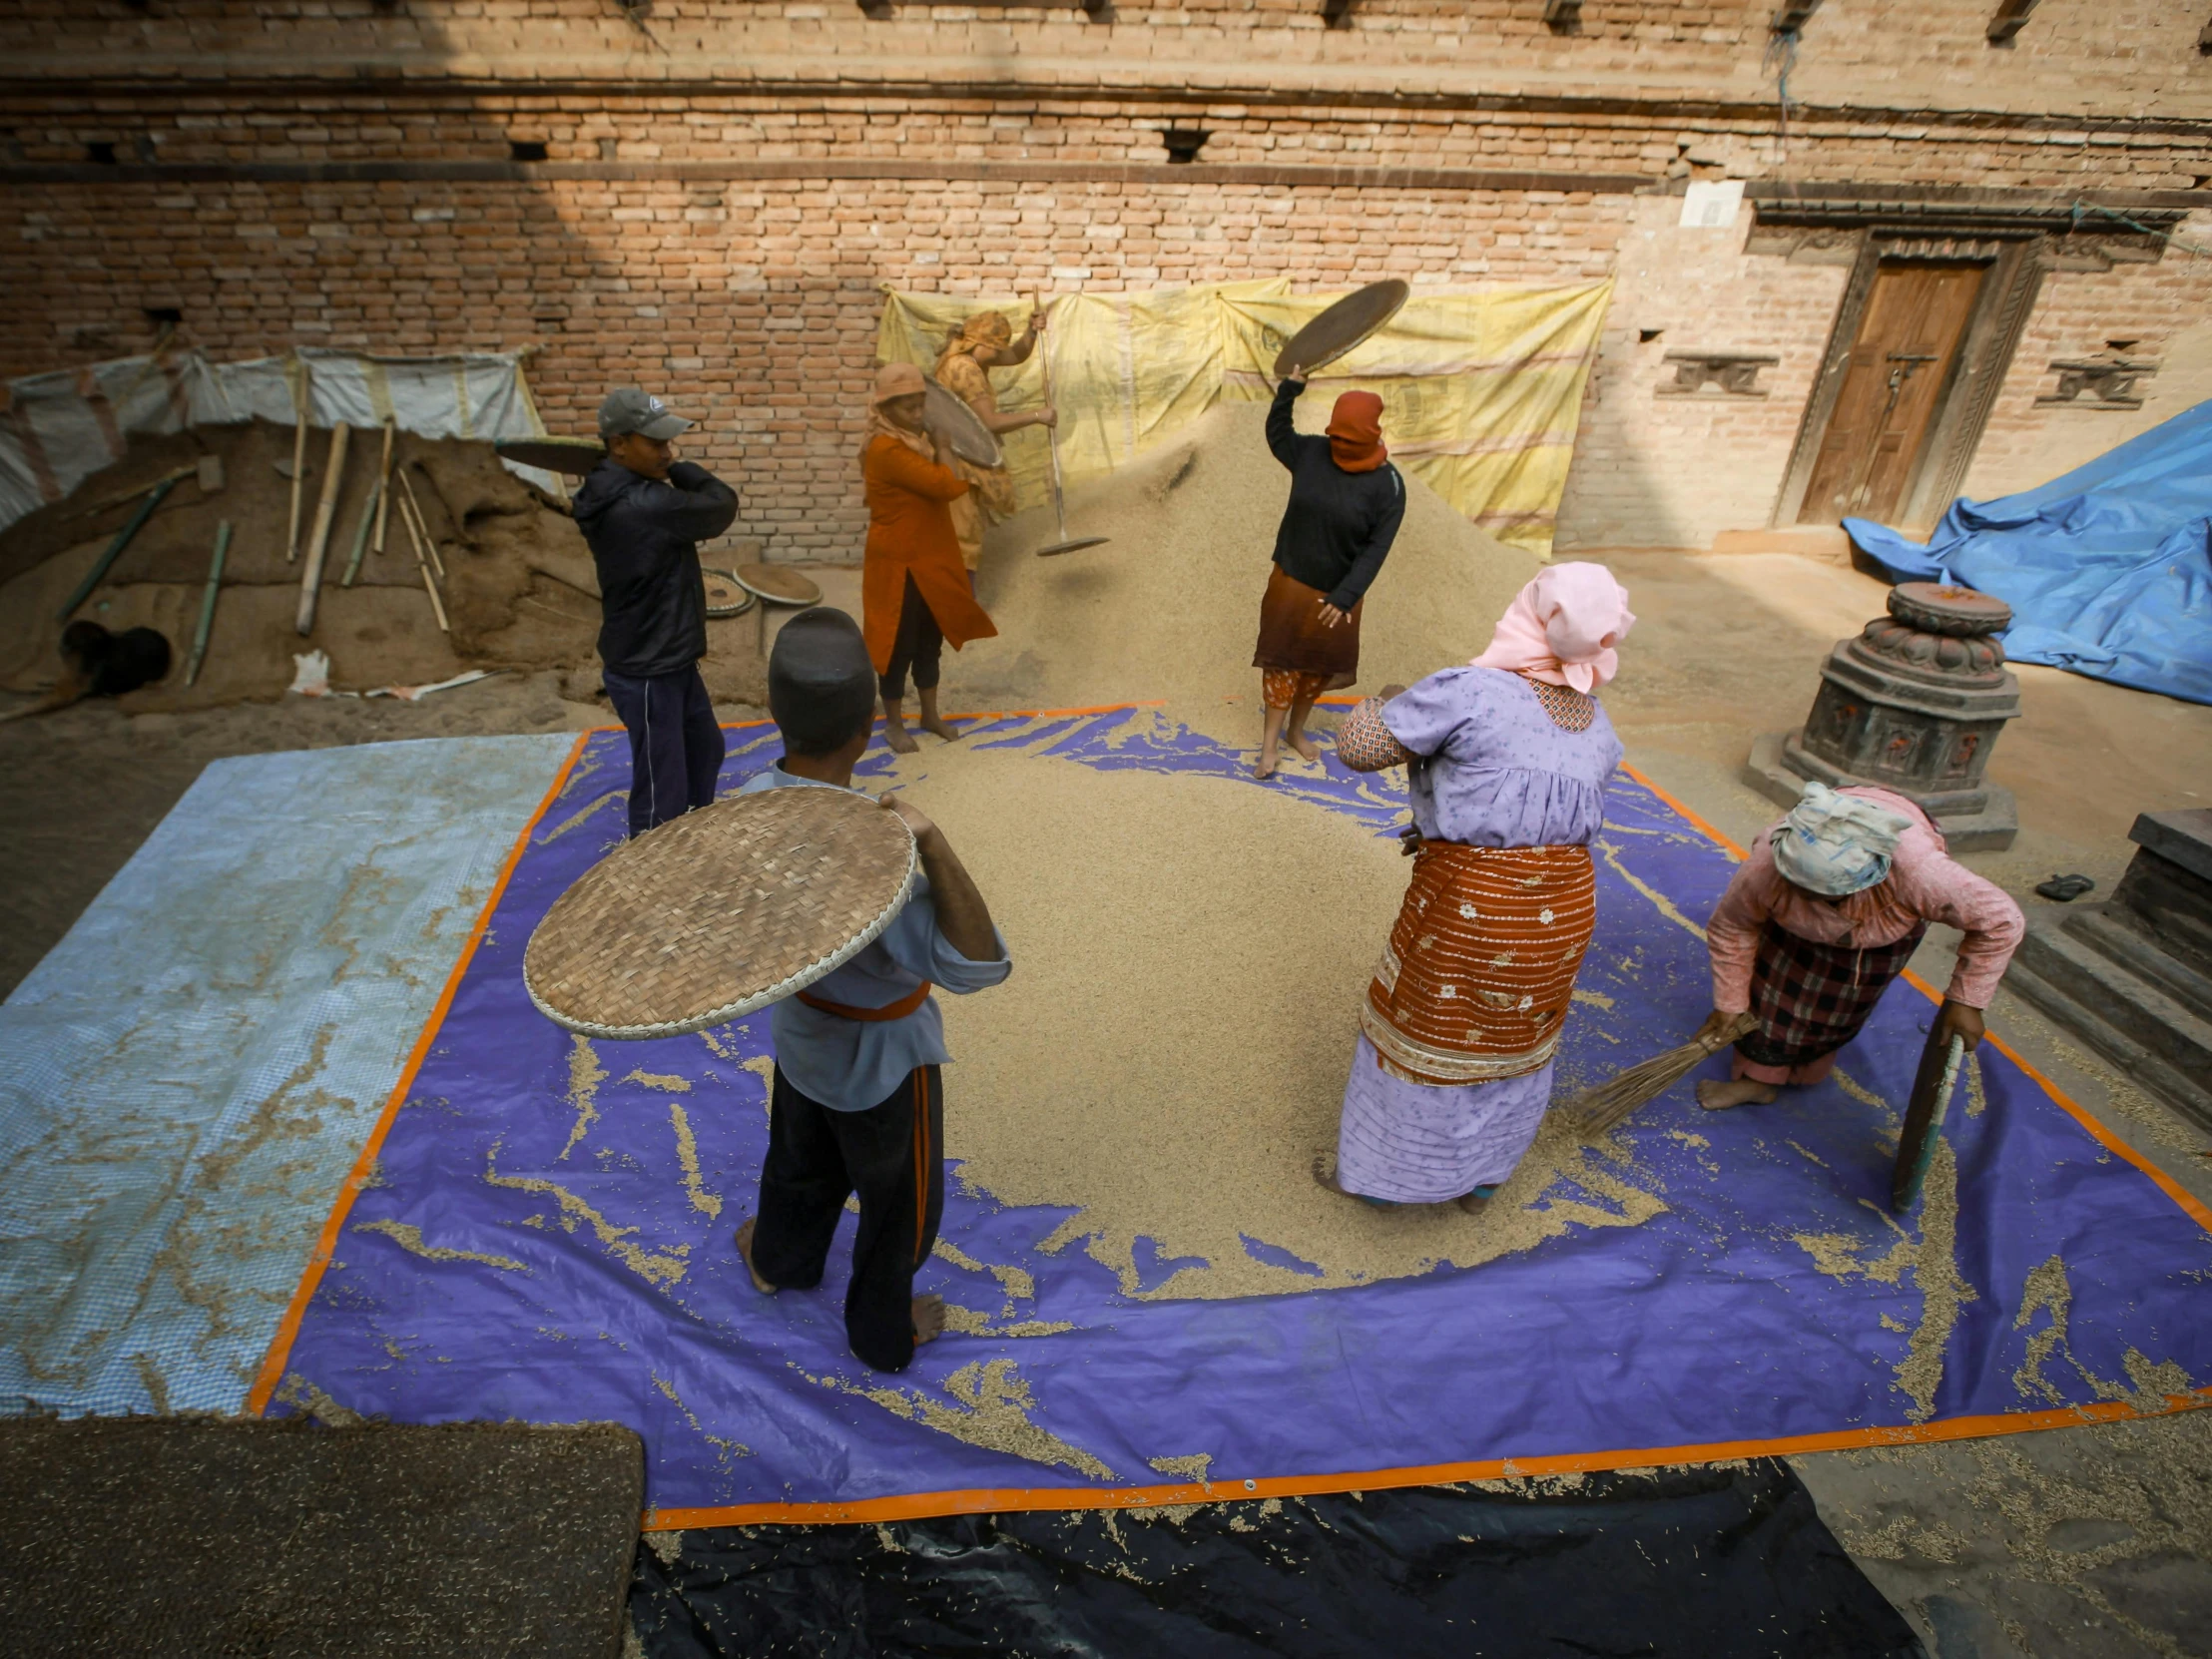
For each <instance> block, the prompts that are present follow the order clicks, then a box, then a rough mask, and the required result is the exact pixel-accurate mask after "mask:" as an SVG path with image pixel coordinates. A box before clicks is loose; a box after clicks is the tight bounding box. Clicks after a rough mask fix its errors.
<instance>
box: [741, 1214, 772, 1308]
mask: <svg viewBox="0 0 2212 1659" xmlns="http://www.w3.org/2000/svg"><path fill="white" fill-rule="evenodd" d="M758 1219H759V1218H758V1217H755V1216H747V1217H746V1218H745V1222H744V1224H743V1225H742V1226H740V1227H739V1229H738V1254H739V1255H740V1256H743V1257H744V1258H745V1271H746V1272H747V1273H749V1274H751V1275H752V1276H753V1288H754V1289H755V1290H756V1291H759V1292H760V1293H761V1294H762V1295H763V1296H774V1295H775V1294H776V1287H775V1286H774V1285H771V1284H770V1283H769V1282H768V1281H767V1280H765V1279H763V1278H762V1277H761V1270H760V1269H759V1268H757V1267H755V1266H754V1265H753V1229H754V1226H755V1224H756V1223H757V1221H758Z"/></svg>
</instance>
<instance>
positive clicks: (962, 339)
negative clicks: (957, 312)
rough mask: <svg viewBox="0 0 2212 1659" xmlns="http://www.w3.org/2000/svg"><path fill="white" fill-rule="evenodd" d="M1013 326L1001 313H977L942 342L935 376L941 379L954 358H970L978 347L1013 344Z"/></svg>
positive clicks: (996, 346)
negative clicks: (945, 368) (942, 346)
mask: <svg viewBox="0 0 2212 1659" xmlns="http://www.w3.org/2000/svg"><path fill="white" fill-rule="evenodd" d="M1013 338H1014V325H1013V324H1012V323H1010V322H1008V321H1007V320H1006V317H1005V314H1004V313H1003V312H1001V311H977V312H976V313H975V314H974V315H973V316H971V317H969V318H968V319H967V320H966V321H965V322H963V323H961V324H960V326H959V329H958V331H957V332H956V333H954V334H953V336H952V337H951V338H950V339H948V340H946V341H945V342H944V349H943V350H942V351H940V352H939V353H938V354H937V374H938V377H939V378H940V379H941V378H942V377H943V375H944V367H945V364H947V363H949V362H950V361H951V360H952V359H953V358H954V357H964V356H972V355H973V354H974V352H975V349H976V347H978V346H985V345H987V346H991V347H993V348H998V347H1003V346H1006V345H1010V344H1012V343H1013Z"/></svg>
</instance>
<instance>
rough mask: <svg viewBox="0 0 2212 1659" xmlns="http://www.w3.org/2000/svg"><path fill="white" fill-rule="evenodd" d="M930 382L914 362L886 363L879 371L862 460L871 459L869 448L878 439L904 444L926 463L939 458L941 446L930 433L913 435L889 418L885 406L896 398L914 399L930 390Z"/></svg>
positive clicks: (868, 412)
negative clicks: (932, 440) (917, 393)
mask: <svg viewBox="0 0 2212 1659" xmlns="http://www.w3.org/2000/svg"><path fill="white" fill-rule="evenodd" d="M928 389H929V382H928V381H926V380H924V379H923V378H922V377H921V370H920V369H919V368H917V367H915V366H914V365H913V364H912V363H885V364H884V365H883V366H882V367H881V368H878V369H877V370H876V371H875V391H874V394H873V395H872V396H870V397H869V398H868V406H867V431H866V432H865V433H864V434H862V436H861V438H860V459H861V462H862V464H863V465H864V464H865V463H866V460H867V446H868V445H869V444H871V443H873V442H874V441H875V440H876V439H877V438H889V439H890V440H891V441H892V442H893V443H902V444H904V445H905V446H906V447H907V448H908V449H911V450H912V451H913V452H914V453H915V454H917V455H919V456H920V457H921V458H922V459H923V460H925V461H933V460H935V459H936V458H937V446H936V445H935V444H934V443H932V442H931V441H930V440H929V438H928V436H927V434H925V433H922V432H909V431H907V430H906V428H905V427H903V426H901V425H899V424H898V423H897V422H896V421H894V420H892V419H891V418H890V417H889V416H888V415H886V414H885V413H883V405H884V404H885V403H888V402H889V401H890V400H891V399H892V398H894V397H911V396H912V395H913V394H914V393H915V392H917V391H924V392H925V391H927V390H928Z"/></svg>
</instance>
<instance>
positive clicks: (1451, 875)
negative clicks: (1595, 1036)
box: [1360, 841, 1597, 1085]
mask: <svg viewBox="0 0 2212 1659" xmlns="http://www.w3.org/2000/svg"><path fill="white" fill-rule="evenodd" d="M1596 925H1597V878H1596V875H1595V873H1594V872H1593V871H1592V869H1591V867H1590V849H1589V848H1588V847H1586V846H1508V847H1495V846H1465V845H1461V844H1460V843H1459V842H1456V841H1428V842H1426V843H1424V844H1423V845H1422V847H1421V849H1420V851H1419V852H1417V853H1416V854H1414V858H1413V880H1412V884H1411V885H1410V886H1409V887H1407V889H1406V891H1405V902H1404V903H1403V904H1402V905H1401V906H1400V907H1399V909H1398V912H1397V923H1396V925H1395V926H1393V927H1392V928H1391V929H1390V942H1389V943H1388V944H1387V945H1386V946H1384V947H1383V959H1382V960H1381V961H1380V962H1378V963H1377V964H1376V968H1375V979H1374V982H1373V983H1371V984H1370V985H1369V986H1368V996H1367V1001H1366V1002H1365V1003H1364V1004H1363V1005H1362V1007H1361V1010H1360V1026H1361V1029H1362V1030H1364V1031H1365V1032H1366V1033H1367V1036H1368V1040H1369V1041H1370V1042H1372V1043H1374V1044H1375V1050H1376V1053H1377V1055H1378V1056H1380V1057H1381V1059H1382V1062H1383V1070H1385V1071H1387V1072H1390V1073H1392V1074H1394V1075H1396V1076H1398V1077H1402V1078H1404V1079H1405V1080H1406V1081H1408V1082H1412V1083H1431V1084H1439V1085H1449V1084H1459V1083H1489V1082H1494V1081H1496V1080H1497V1079H1499V1078H1502V1077H1519V1076H1522V1075H1523V1074H1525V1073H1527V1072H1531V1071H1535V1070H1537V1069H1538V1068H1540V1067H1542V1066H1544V1065H1547V1064H1549V1063H1550V1060H1551V1057H1552V1055H1553V1054H1554V1053H1555V1052H1556V1051H1557V1049H1558V1047H1559V1031H1560V1028H1561V1026H1562V1025H1564V1024H1565V1022H1566V1014H1567V1007H1568V1005H1569V1003H1571V1002H1572V1001H1573V998H1574V976H1575V973H1576V972H1577V970H1579V969H1580V968H1581V966H1582V956H1583V952H1585V951H1586V950H1588V949H1589V947H1590V934H1591V931H1592V930H1593V929H1594V928H1595V927H1596Z"/></svg>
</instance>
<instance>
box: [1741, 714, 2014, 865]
mask: <svg viewBox="0 0 2212 1659" xmlns="http://www.w3.org/2000/svg"><path fill="white" fill-rule="evenodd" d="M1801 737H1802V732H1769V733H1766V734H1765V735H1764V736H1762V737H1759V738H1756V739H1754V740H1753V741H1752V745H1751V757H1750V759H1748V760H1747V761H1745V762H1744V772H1743V778H1744V782H1745V783H1747V784H1749V785H1750V786H1751V787H1752V788H1753V789H1755V790H1757V791H1758V792H1759V793H1760V794H1761V795H1763V796H1765V797H1767V799H1769V800H1770V801H1773V802H1775V803H1777V804H1778V805H1780V806H1783V807H1795V806H1796V805H1797V804H1798V797H1799V796H1800V795H1801V794H1802V793H1803V792H1804V788H1805V785H1806V783H1807V782H1808V780H1810V781H1813V782H1817V783H1822V784H1826V785H1828V786H1829V788H1831V789H1845V788H1849V787H1851V786H1853V785H1866V786H1871V787H1873V788H1876V789H1887V790H1896V786H1894V785H1891V784H1882V783H1877V782H1876V781H1875V780H1873V779H1868V778H1856V777H1853V776H1852V775H1851V774H1850V773H1848V772H1840V771H1838V770H1837V769H1836V768H1834V767H1831V766H1829V765H1827V764H1826V763H1825V762H1823V761H1822V760H1821V759H1820V758H1819V757H1818V756H1815V755H1809V754H1807V753H1806V750H1805V747H1804V745H1803V743H1802V742H1800V741H1799V740H1800V739H1801ZM1808 769H1810V770H1808ZM1896 793H1897V794H1899V795H1903V796H1905V797H1906V798H1907V799H1908V800H1919V802H1920V805H1921V807H1922V809H1923V810H1924V811H1925V812H1927V814H1928V816H1929V817H1930V818H1932V819H1934V820H1935V821H1936V829H1938V830H1942V832H1943V839H1944V840H1945V841H1946V842H1947V843H1948V844H1949V847H1950V850H1951V851H1952V852H1994V851H1998V850H2000V849H2002V848H2004V847H2007V846H2010V845H2011V844H2012V837H2013V836H2014V835H2016V834H2018V833H2019V829H2020V814H2019V808H2018V806H2017V805H2016V804H2015V803H2014V801H2013V799H2012V792H2011V791H2010V790H2007V789H2002V788H2000V787H1999V786H1997V785H1995V784H1988V783H1984V784H1982V785H1980V786H1978V787H1977V788H1976V789H1975V790H1974V792H1973V794H1974V795H1976V796H1978V797H1981V798H1982V805H1981V807H1980V808H1979V810H1977V811H1967V812H1963V813H1957V812H1952V813H1946V812H1944V811H1942V807H1941V803H1940V802H1936V803H1935V804H1931V803H1930V802H1929V801H1928V800H1926V799H1922V798H1919V797H1916V796H1914V794H1913V792H1912V791H1910V790H1896Z"/></svg>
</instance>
